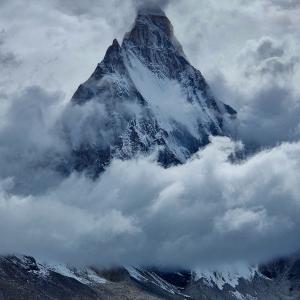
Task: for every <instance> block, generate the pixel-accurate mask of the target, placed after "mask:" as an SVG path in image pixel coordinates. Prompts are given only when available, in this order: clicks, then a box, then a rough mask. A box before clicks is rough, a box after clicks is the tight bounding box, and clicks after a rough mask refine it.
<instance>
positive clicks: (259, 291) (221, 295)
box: [0, 255, 300, 300]
mask: <svg viewBox="0 0 300 300" xmlns="http://www.w3.org/2000/svg"><path fill="white" fill-rule="evenodd" d="M299 274H300V256H299V255H298V256H294V257H293V258H290V259H281V260H277V261H276V262H274V263H270V264H268V265H265V266H261V267H259V268H248V270H244V271H243V274H238V273H235V272H221V273H220V272H213V271H208V270H207V271H205V272H189V271H177V272H163V271H161V270H160V271H157V270H142V269H135V268H132V267H127V268H117V269H111V270H104V271H103V270H102V271H100V270H97V269H92V268H86V269H75V268H70V267H68V266H66V265H63V264H52V265H50V264H41V263H37V262H36V261H35V260H34V259H33V258H32V257H28V256H18V257H16V256H13V257H6V258H4V257H2V258H0V299H1V300H19V299H40V300H48V299H59V300H67V299H68V300H69V299H93V300H96V299H97V300H100V299H101V300H102V299H128V300H129V299H132V300H133V299H149V300H152V299H153V300H154V299H170V300H171V299H174V300H176V299H195V300H196V299H199V300H204V299H206V300H207V299H210V300H224V299H242V300H256V299H257V300H275V299H300V275H299Z"/></svg>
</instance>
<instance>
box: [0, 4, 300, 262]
mask: <svg viewBox="0 0 300 300" xmlns="http://www.w3.org/2000/svg"><path fill="white" fill-rule="evenodd" d="M154 2H155V3H158V4H160V5H161V6H162V7H163V8H164V9H165V11H166V14H167V16H168V17H169V18H170V20H171V21H172V23H173V25H174V29H175V34H176V35H177V38H178V39H179V41H180V42H181V43H182V45H183V47H184V50H185V53H186V54H187V56H188V58H189V60H190V61H191V63H192V64H193V65H194V66H195V67H196V68H198V69H199V70H200V71H202V73H203V75H204V76H205V78H207V80H208V83H209V84H210V85H211V87H212V91H213V93H214V94H215V95H216V96H217V97H218V98H219V99H220V100H222V101H224V102H226V103H228V104H230V105H231V106H232V107H233V108H235V109H236V110H237V111H238V116H239V117H238V120H237V121H236V122H234V123H232V124H228V132H229V133H230V134H231V135H232V136H233V137H234V138H235V139H241V140H242V141H243V142H244V143H245V144H246V145H247V146H255V147H269V150H263V151H261V152H258V153H257V154H256V155H254V156H253V157H251V158H249V159H248V160H247V161H245V162H243V163H240V164H232V163H230V162H229V161H228V159H227V157H228V155H229V154H230V153H231V151H232V150H233V149H235V148H236V147H237V146H238V144H236V143H234V142H233V141H231V140H229V139H228V138H215V139H214V140H213V143H212V144H211V145H210V146H208V147H207V148H206V149H204V150H203V151H200V152H199V153H198V154H197V156H196V157H195V158H194V159H192V160H191V161H189V162H188V163H187V164H186V165H183V166H177V167H173V168H169V169H163V168H161V167H159V166H158V165H156V164H155V163H154V162H152V161H151V159H145V158H140V159H137V160H136V161H130V162H129V161H125V162H121V161H114V162H113V163H112V165H111V167H110V168H109V169H108V170H107V172H105V173H104V174H103V175H101V177H100V178H99V179H98V180H97V181H95V182H92V181H89V180H88V179H86V178H84V177H80V176H79V177H78V176H77V175H75V174H72V175H71V176H70V177H69V178H62V177H61V176H58V175H57V172H55V166H56V163H57V161H58V160H59V159H60V154H61V153H63V152H64V151H65V147H66V145H64V144H62V143H61V141H60V140H59V139H58V136H57V133H58V132H57V131H56V128H55V127H53V125H54V124H56V121H57V119H58V118H60V116H61V113H62V111H63V110H64V108H65V103H67V102H68V101H69V99H70V98H71V96H72V94H73V93H74V91H75V90H76V88H77V86H78V85H79V84H80V83H82V82H83V81H85V80H86V79H87V78H88V77H89V76H90V74H91V73H92V72H93V70H94V68H95V67H96V64H97V63H98V62H100V61H101V60H102V58H103V56H104V54H105V51H106V49H107V47H108V46H109V45H110V44H111V42H112V40H113V38H115V37H116V38H118V40H119V41H121V40H122V37H123V35H124V33H125V32H126V31H127V30H129V29H130V27H131V25H132V23H133V20H134V17H135V9H136V7H140V5H141V4H143V1H121V0H115V1H94V0H89V1H84V2H83V1H68V0H64V1H62V0H55V1H49V0H42V1H39V2H38V3H37V1H33V0H31V1H24V0H13V1H1V3H0V8H1V9H0V30H2V29H3V30H2V32H1V33H0V66H1V68H0V75H1V80H0V105H1V110H0V164H1V169H0V177H1V189H0V191H1V196H0V224H1V225H0V228H1V229H0V239H1V246H0V253H2V254H5V253H16V252H18V253H25V254H31V255H34V256H35V257H40V258H43V259H58V260H64V261H66V260H70V261H71V262H77V263H82V264H85V263H88V264H99V265H104V264H112V263H117V264H119V263H121V264H166V265H180V266H185V267H195V266H200V267H201V266H215V265H217V266H220V265H222V264H228V263H233V262H237V261H238V262H239V261H246V262H260V261H265V260H268V259H271V258H273V257H276V256H278V255H283V254H289V253H291V252H293V251H296V250H298V249H299V248H300V245H299V242H298V236H297V234H298V233H299V229H300V228H299V220H300V218H299V217H300V216H299V203H300V199H299V187H298V185H299V182H300V178H299V175H300V174H299V170H300V168H299V163H300V158H299V150H300V149H299V148H300V145H299V134H300V126H299V124H300V120H299V116H300V111H299V107H300V97H299V94H300V90H299V84H298V82H299V79H300V68H299V54H298V49H299V47H300V45H299V40H300V39H299V30H298V26H299V25H298V24H299V22H300V20H299V18H300V6H299V1H280V0H273V1H270V0H256V1H242V0H241V1H221V2H220V1H217V0H213V1H208V0H203V1H198V0H188V1H183V0H177V1H154ZM68 113H72V116H69V115H68ZM96 113H99V114H101V107H99V106H97V105H94V104H92V103H91V104H89V105H87V106H86V107H85V108H84V109H83V110H82V111H81V112H80V111H78V110H76V108H74V109H67V110H65V113H64V114H63V120H64V121H65V122H66V123H67V124H68V125H69V126H70V127H71V128H72V131H71V134H72V135H73V138H72V142H74V143H76V137H78V134H80V131H81V130H83V129H84V130H85V128H83V127H84V126H88V124H86V122H85V120H86V119H92V120H95V119H97V116H96V115H95V114H96ZM174 113H176V111H175V112H174ZM93 134H94V132H93V130H92V131H91V135H93ZM282 142H285V143H283V144H281V145H279V146H278V145H277V146H276V144H277V143H279V144H280V143H282ZM272 147H273V148H272ZM45 165H47V168H45ZM37 170H38V171H37ZM22 195H23V196H22ZM24 195H27V196H24Z"/></svg>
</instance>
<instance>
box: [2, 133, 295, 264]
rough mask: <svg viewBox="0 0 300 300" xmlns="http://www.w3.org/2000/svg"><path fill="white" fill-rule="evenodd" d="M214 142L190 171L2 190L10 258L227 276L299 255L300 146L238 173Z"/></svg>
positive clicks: (133, 168) (141, 165)
mask: <svg viewBox="0 0 300 300" xmlns="http://www.w3.org/2000/svg"><path fill="white" fill-rule="evenodd" d="M237 146H239V145H236V144H235V143H233V142H232V141H230V139H229V138H224V137H222V138H221V137H219V138H213V140H212V143H211V144H210V145H209V146H207V147H206V148H205V149H204V150H203V151H199V152H198V153H197V155H195V157H193V158H192V159H191V160H190V161H189V162H188V163H187V164H185V165H181V166H176V167H171V168H169V169H164V168H162V167H160V166H158V165H157V164H155V163H154V162H152V161H151V160H150V159H145V158H140V159H137V160H135V161H118V160H116V161H114V162H113V163H112V165H111V166H110V167H109V168H108V170H107V171H106V172H105V173H104V174H103V175H102V176H101V177H100V179H99V180H97V181H96V182H92V181H90V180H89V179H86V178H84V177H78V176H76V175H75V174H73V175H72V176H71V177H70V178H68V179H66V180H64V181H62V183H61V184H59V185H58V186H57V187H56V188H55V189H52V190H51V191H49V192H47V193H45V194H43V195H40V196H35V197H34V196H28V197H22V196H18V195H13V194H10V193H9V192H6V191H5V190H9V188H10V185H11V184H12V183H11V182H10V181H9V180H6V181H2V183H1V211H0V224H1V226H0V227H1V231H0V239H1V251H2V252H6V253H11V252H14V251H16V250H18V252H20V253H29V254H31V255H34V256H36V257H44V258H45V257H46V258H49V259H61V260H68V261H70V260H71V262H73V263H75V262H77V263H78V262H80V263H89V264H99V265H105V264H107V263H108V264H110V263H115V264H133V265H140V264H142V265H149V264H150V265H152V264H158V265H167V266H181V267H195V266H198V267H199V266H202V267H203V266H220V265H222V264H224V263H234V262H240V261H243V262H244V261H246V262H252V263H253V262H259V261H264V260H268V259H270V258H273V257H276V256H278V255H283V254H288V253H292V252H293V251H296V250H298V249H299V248H300V242H299V239H298V235H299V229H300V196H299V186H298V183H299V181H300V171H299V170H300V168H299V166H300V156H299V153H300V143H294V144H282V145H281V146H278V147H276V148H274V149H272V150H266V151H262V152H261V153H259V154H257V155H255V156H254V157H252V158H250V159H248V160H247V161H246V162H243V163H240V164H232V163H230V162H229V161H228V155H229V154H230V153H231V152H232V151H234V150H235V149H236V147H237Z"/></svg>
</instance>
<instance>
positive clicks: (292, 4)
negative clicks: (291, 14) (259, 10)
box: [271, 0, 300, 9]
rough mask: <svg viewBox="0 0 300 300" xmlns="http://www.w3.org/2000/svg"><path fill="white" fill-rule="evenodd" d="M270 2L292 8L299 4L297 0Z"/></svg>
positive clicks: (273, 0)
mask: <svg viewBox="0 0 300 300" xmlns="http://www.w3.org/2000/svg"><path fill="white" fill-rule="evenodd" d="M271 2H272V3H273V4H275V5H278V6H280V7H281V8H283V9H294V8H296V7H299V6H300V1H299V0H271Z"/></svg>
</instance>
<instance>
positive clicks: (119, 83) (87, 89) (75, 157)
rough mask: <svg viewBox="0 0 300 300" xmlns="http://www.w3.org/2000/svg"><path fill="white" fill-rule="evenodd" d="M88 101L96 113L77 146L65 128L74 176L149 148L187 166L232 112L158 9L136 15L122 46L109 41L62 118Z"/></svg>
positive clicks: (99, 169)
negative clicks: (185, 53) (100, 58)
mask: <svg viewBox="0 0 300 300" xmlns="http://www.w3.org/2000/svg"><path fill="white" fill-rule="evenodd" d="M91 103H94V105H98V107H101V109H100V110H101V113H99V114H98V115H96V114H94V115H93V116H91V115H90V114H89V115H88V116H87V117H86V118H85V119H84V120H82V125H81V127H80V133H81V138H80V139H79V140H76V142H74V139H73V138H72V136H73V135H74V134H73V133H72V130H73V128H72V126H69V124H64V123H63V122H62V123H63V128H64V131H63V132H64V139H65V140H67V141H69V146H70V148H71V149H72V158H69V164H70V165H71V166H72V167H71V171H72V170H74V169H75V170H76V171H82V170H85V171H86V172H88V173H90V174H92V175H95V176H97V175H98V174H99V173H100V172H102V171H103V170H104V169H105V167H106V166H107V165H108V164H109V162H110V160H111V159H112V158H113V157H117V158H121V159H130V158H132V157H134V156H135V155H136V154H139V153H144V154H149V153H151V152H153V151H154V150H157V159H158V161H159V162H160V163H161V164H162V165H163V166H165V167H167V166H170V165H172V164H178V163H184V162H185V161H186V159H187V158H189V157H190V156H191V155H192V154H193V153H195V152H196V151H197V150H198V149H199V147H203V146H205V145H206V144H207V143H208V142H209V138H208V137H209V136H210V135H224V131H223V122H224V120H225V118H228V117H234V116H235V114H236V112H235V111H234V110H233V109H232V108H231V107H229V106H228V105H225V104H224V103H222V102H220V101H217V100H216V99H215V98H214V97H213V96H212V94H211V92H210V89H209V86H208V84H207V82H206V81H205V79H204V78H203V76H202V75H201V73H200V71H198V70H196V69H195V68H194V67H192V66H191V65H190V63H189V62H188V60H187V58H186V56H185V55H184V53H183V50H182V47H181V45H180V44H179V42H178V41H177V39H176V38H175V36H174V33H173V27H172V24H171V23H170V21H169V19H168V18H167V17H166V16H165V15H164V13H163V12H161V13H160V14H156V15H155V14H150V15H149V14H147V13H143V12H140V13H139V14H138V16H137V18H136V20H135V23H134V26H133V28H132V30H131V31H130V32H128V33H127V34H126V35H125V37H124V40H123V43H122V45H119V43H118V41H117V40H114V41H113V44H112V45H111V46H110V47H109V48H108V50H107V52H106V55H105V57H104V60H103V61H102V62H101V63H100V64H98V66H97V68H96V70H95V71H94V73H93V74H92V76H91V77H90V78H89V79H88V80H87V81H86V82H85V83H83V84H81V85H80V86H79V88H78V89H77V91H76V92H75V94H74V96H73V98H72V100H71V105H70V106H69V107H68V108H67V110H66V111H65V114H67V115H70V114H72V111H73V110H74V109H75V108H74V107H76V109H77V110H79V111H80V109H79V107H81V109H82V111H84V110H85V108H86V107H88V106H89V105H91Z"/></svg>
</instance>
